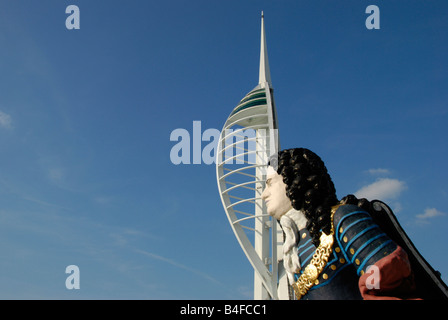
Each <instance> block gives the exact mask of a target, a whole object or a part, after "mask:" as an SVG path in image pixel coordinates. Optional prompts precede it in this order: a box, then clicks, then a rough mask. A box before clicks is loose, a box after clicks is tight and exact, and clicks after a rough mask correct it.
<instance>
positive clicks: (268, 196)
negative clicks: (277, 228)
mask: <svg viewBox="0 0 448 320" xmlns="http://www.w3.org/2000/svg"><path fill="white" fill-rule="evenodd" d="M261 198H262V199H263V201H264V202H265V204H266V208H267V212H268V213H269V214H270V215H271V216H272V217H274V218H275V219H277V220H280V218H281V216H282V215H284V214H285V213H286V212H288V211H289V210H291V209H292V205H291V200H290V199H289V198H288V196H287V195H286V184H285V183H284V182H283V177H282V176H281V175H279V174H278V173H277V171H275V170H274V168H273V167H271V166H269V167H268V170H267V172H266V187H265V189H264V191H263V193H262V194H261Z"/></svg>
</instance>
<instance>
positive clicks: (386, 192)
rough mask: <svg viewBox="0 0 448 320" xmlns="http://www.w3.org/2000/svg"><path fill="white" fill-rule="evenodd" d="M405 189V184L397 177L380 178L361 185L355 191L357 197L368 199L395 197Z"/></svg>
mask: <svg viewBox="0 0 448 320" xmlns="http://www.w3.org/2000/svg"><path fill="white" fill-rule="evenodd" d="M405 189H406V184H405V183H404V182H403V181H400V180H397V179H389V178H382V179H378V180H377V181H375V182H374V183H372V184H369V185H367V186H365V187H362V188H361V189H359V190H358V191H356V192H355V196H356V197H358V198H366V199H369V200H374V199H378V200H390V199H396V198H397V197H398V196H399V195H400V193H401V192H402V191H403V190H405Z"/></svg>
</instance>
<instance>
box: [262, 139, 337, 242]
mask: <svg viewBox="0 0 448 320" xmlns="http://www.w3.org/2000/svg"><path fill="white" fill-rule="evenodd" d="M269 166H271V167H273V168H274V169H275V170H276V171H277V173H278V174H280V175H281V176H282V177H283V182H284V183H285V184H286V195H287V196H288V198H289V199H290V200H291V205H292V207H293V208H294V209H296V210H302V211H303V212H304V213H305V217H306V218H307V219H308V223H307V226H306V227H307V229H308V230H309V232H310V235H311V238H312V241H313V243H314V244H315V245H316V246H318V245H319V243H320V240H319V238H320V235H321V231H323V232H325V233H326V234H330V232H331V207H332V206H334V205H336V204H337V203H338V199H337V197H336V189H335V187H334V184H333V181H332V180H331V177H330V175H329V174H328V171H327V168H326V167H325V164H324V162H323V161H322V160H321V158H320V157H319V156H318V155H317V154H315V153H314V152H312V151H311V150H308V149H305V148H295V149H286V150H282V151H280V152H278V155H274V156H273V157H271V158H270V161H269Z"/></svg>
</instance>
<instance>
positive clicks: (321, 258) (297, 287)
mask: <svg viewBox="0 0 448 320" xmlns="http://www.w3.org/2000/svg"><path fill="white" fill-rule="evenodd" d="M341 205H342V204H337V205H335V206H333V207H331V231H330V234H328V235H327V234H325V233H324V232H322V234H321V236H320V243H319V246H318V247H317V248H316V252H315V253H314V255H313V257H312V259H311V261H310V263H309V264H308V265H307V266H306V268H305V270H304V271H303V273H302V275H301V276H300V277H299V279H298V280H297V281H296V282H295V283H293V284H292V287H293V288H294V293H295V295H296V299H297V300H300V299H301V298H302V297H303V296H304V295H305V294H306V293H307V292H308V290H309V289H310V288H311V287H312V286H313V285H314V284H316V283H319V281H318V280H317V278H318V277H319V275H320V273H321V272H322V270H323V269H324V268H325V266H326V264H327V262H328V258H329V257H330V254H331V252H332V251H333V249H332V247H333V243H334V224H333V216H334V213H335V212H336V210H337V209H338V208H339V206H341Z"/></svg>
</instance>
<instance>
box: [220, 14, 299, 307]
mask: <svg viewBox="0 0 448 320" xmlns="http://www.w3.org/2000/svg"><path fill="white" fill-rule="evenodd" d="M278 150H279V136H278V124H277V115H276V109H275V104H274V96H273V88H272V82H271V74H270V70H269V61H268V54H267V45H266V36H265V27H264V15H263V12H262V14H261V45H260V69H259V80H258V85H257V86H256V87H255V88H254V89H252V90H251V91H250V92H249V93H248V94H246V96H245V97H244V98H243V99H241V101H240V102H239V103H238V104H237V106H236V107H235V108H234V109H233V111H232V112H231V113H230V115H229V117H228V118H227V120H226V122H225V124H224V126H223V129H222V131H221V134H220V138H219V141H218V149H217V155H216V156H217V159H216V160H217V161H216V175H217V182H218V189H219V192H220V195H221V200H222V204H223V206H224V210H225V212H226V214H227V217H228V219H229V223H230V225H231V227H232V229H233V231H234V233H235V236H236V238H237V239H238V242H239V244H240V246H241V248H242V249H243V251H244V253H245V254H246V256H247V258H248V260H249V262H250V263H251V265H252V267H253V268H254V299H256V300H262V299H290V293H289V292H290V291H289V286H288V283H287V278H286V275H285V272H284V271H283V265H282V263H281V261H280V260H281V258H282V250H281V244H282V242H283V234H282V232H281V230H280V228H279V226H278V224H277V221H276V220H275V219H273V218H272V217H270V216H269V214H267V211H266V206H265V204H264V203H263V200H262V199H261V194H262V192H263V190H264V187H265V180H266V169H267V162H268V158H269V156H271V155H274V154H276V153H277V151H278Z"/></svg>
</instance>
